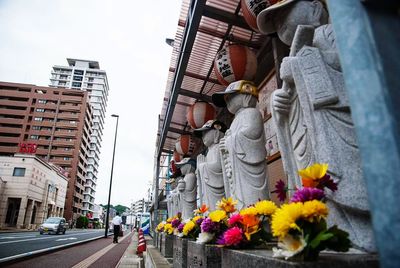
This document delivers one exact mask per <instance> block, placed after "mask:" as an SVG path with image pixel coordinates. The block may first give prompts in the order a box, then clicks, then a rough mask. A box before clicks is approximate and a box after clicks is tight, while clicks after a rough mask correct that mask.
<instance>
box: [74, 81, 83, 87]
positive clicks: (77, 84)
mask: <svg viewBox="0 0 400 268" xmlns="http://www.w3.org/2000/svg"><path fill="white" fill-rule="evenodd" d="M81 85H82V83H78V82H72V87H81Z"/></svg>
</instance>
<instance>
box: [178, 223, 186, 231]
mask: <svg viewBox="0 0 400 268" xmlns="http://www.w3.org/2000/svg"><path fill="white" fill-rule="evenodd" d="M183 227H185V224H184V223H180V224H179V226H178V231H179V232H180V233H182V231H183Z"/></svg>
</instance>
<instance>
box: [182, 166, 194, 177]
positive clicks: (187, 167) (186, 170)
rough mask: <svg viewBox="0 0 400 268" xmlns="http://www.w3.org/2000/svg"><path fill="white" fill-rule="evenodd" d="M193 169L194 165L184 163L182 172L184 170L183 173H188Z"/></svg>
mask: <svg viewBox="0 0 400 268" xmlns="http://www.w3.org/2000/svg"><path fill="white" fill-rule="evenodd" d="M191 169H192V165H191V164H184V165H183V166H182V167H181V172H182V174H185V175H186V174H188V173H190V171H191Z"/></svg>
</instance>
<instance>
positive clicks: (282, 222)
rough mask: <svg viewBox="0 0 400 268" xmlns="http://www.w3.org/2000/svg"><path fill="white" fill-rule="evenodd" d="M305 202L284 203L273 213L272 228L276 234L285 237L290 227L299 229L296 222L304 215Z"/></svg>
mask: <svg viewBox="0 0 400 268" xmlns="http://www.w3.org/2000/svg"><path fill="white" fill-rule="evenodd" d="M302 211H303V203H300V202H298V203H290V204H284V205H282V207H281V208H279V209H277V210H276V212H275V214H273V215H272V221H271V229H272V234H273V235H274V236H277V237H280V238H283V237H285V235H286V234H287V233H288V232H289V230H290V229H299V226H297V224H296V220H298V219H299V218H300V217H301V216H302Z"/></svg>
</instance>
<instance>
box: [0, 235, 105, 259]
mask: <svg viewBox="0 0 400 268" xmlns="http://www.w3.org/2000/svg"><path fill="white" fill-rule="evenodd" d="M102 237H104V236H103V235H101V236H96V237H92V238H88V239H85V240H82V241H76V242H72V243H69V244H63V245H59V246H54V247H49V248H42V249H38V250H34V251H30V252H25V253H21V254H17V255H13V256H8V257H5V258H2V259H0V263H2V262H6V261H10V260H15V259H18V258H23V257H27V256H32V255H36V254H39V253H43V252H47V251H52V250H56V249H62V248H66V247H69V246H74V245H78V244H82V243H85V242H89V241H93V240H96V239H99V238H102Z"/></svg>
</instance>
